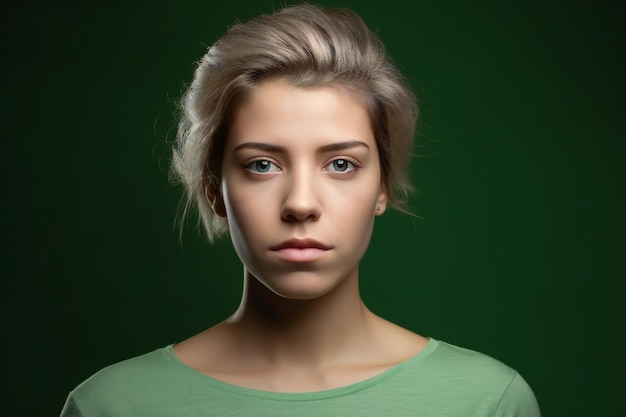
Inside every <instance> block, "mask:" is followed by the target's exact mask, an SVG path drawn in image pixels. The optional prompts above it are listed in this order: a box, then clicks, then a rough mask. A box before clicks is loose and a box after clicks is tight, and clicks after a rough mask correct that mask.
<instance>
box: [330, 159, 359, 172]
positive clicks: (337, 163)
mask: <svg viewBox="0 0 626 417" xmlns="http://www.w3.org/2000/svg"><path fill="white" fill-rule="evenodd" d="M328 167H329V170H330V171H333V172H350V171H352V170H354V168H355V167H354V163H353V162H351V161H349V160H347V159H345V158H339V159H335V160H333V161H331V162H330V164H328Z"/></svg>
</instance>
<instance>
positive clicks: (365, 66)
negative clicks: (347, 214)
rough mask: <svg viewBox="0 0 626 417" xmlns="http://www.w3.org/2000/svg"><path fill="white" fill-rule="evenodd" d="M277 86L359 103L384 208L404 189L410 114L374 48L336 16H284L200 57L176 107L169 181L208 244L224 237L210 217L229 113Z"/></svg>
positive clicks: (306, 10)
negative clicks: (338, 91) (338, 93)
mask: <svg viewBox="0 0 626 417" xmlns="http://www.w3.org/2000/svg"><path fill="white" fill-rule="evenodd" d="M277 78H280V79H284V80H287V81H288V82H290V83H292V84H293V85H295V86H297V87H313V86H328V85H336V86H338V87H342V88H346V89H348V90H349V91H351V92H353V93H355V94H356V95H357V96H358V97H360V98H361V99H362V100H363V101H364V103H365V105H366V107H367V109H368V112H369V116H370V120H371V124H372V130H373V132H374V135H375V137H376V141H377V144H378V150H379V155H380V156H379V158H380V167H381V173H382V180H383V184H384V186H385V187H386V191H387V194H388V198H389V203H390V205H391V206H392V207H395V208H400V209H401V208H402V203H403V201H402V199H400V198H398V193H397V192H400V193H402V194H403V196H406V194H407V193H408V192H409V191H410V190H411V189H412V187H411V184H410V182H409V178H408V173H407V165H408V159H409V155H410V151H411V144H412V141H413V135H414V131H415V122H416V118H417V104H416V100H415V97H414V95H413V94H412V92H411V90H410V89H409V88H408V86H407V84H406V82H405V81H404V78H403V77H402V75H401V74H400V73H399V71H398V70H397V69H396V67H395V66H394V65H393V64H392V63H391V61H390V59H389V58H388V57H387V55H386V53H385V49H384V46H383V44H382V43H381V41H380V40H379V38H378V37H377V36H376V34H374V33H373V32H372V31H371V30H370V29H369V28H368V27H367V26H366V25H365V23H364V22H363V21H362V20H361V19H360V18H359V16H358V15H357V14H356V13H354V12H352V11H350V10H346V9H322V8H319V7H316V6H312V5H309V4H304V5H299V6H291V7H286V8H284V9H282V10H279V11H277V12H275V13H273V14H270V15H261V16H258V17H256V18H254V19H252V20H250V21H248V22H246V23H238V24H235V25H234V26H232V27H231V28H230V29H229V30H228V31H227V32H226V34H224V35H223V36H222V37H221V38H220V39H219V40H218V41H217V42H215V44H213V46H211V47H210V48H209V50H208V52H207V53H206V54H205V55H204V57H203V58H202V60H201V61H200V63H199V64H198V67H197V68H196V71H195V75H194V79H193V82H192V83H191V86H190V87H189V88H188V90H187V91H186V93H185V94H184V96H183V98H182V101H181V108H182V114H181V118H180V123H179V128H178V134H177V140H176V145H175V147H174V150H173V160H172V173H173V176H174V178H176V179H178V180H180V182H182V183H183V184H184V186H185V189H186V194H187V204H186V206H185V210H184V212H183V218H184V217H185V215H186V214H187V212H188V209H189V208H190V207H191V206H192V205H193V204H194V202H195V204H196V205H197V208H198V211H199V214H200V218H201V220H202V222H203V223H204V227H205V229H206V232H207V236H208V238H209V240H210V241H212V240H214V239H215V238H217V237H219V236H220V235H222V234H224V233H225V232H226V231H227V224H226V221H225V219H224V218H223V217H220V216H219V215H218V214H217V213H216V212H215V208H214V204H215V196H216V195H217V193H219V189H220V180H221V168H222V157H223V151H224V144H225V141H226V137H227V135H228V128H229V123H230V120H231V118H232V115H233V113H234V111H235V109H236V108H237V106H238V105H239V104H240V103H241V102H242V101H243V100H245V99H246V97H248V96H249V94H250V93H251V92H252V91H253V90H254V88H255V87H256V86H258V85H259V84H260V83H262V82H264V81H267V80H269V79H277Z"/></svg>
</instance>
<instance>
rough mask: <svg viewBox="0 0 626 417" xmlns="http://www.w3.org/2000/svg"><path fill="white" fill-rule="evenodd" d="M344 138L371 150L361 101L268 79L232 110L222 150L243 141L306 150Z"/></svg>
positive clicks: (341, 92) (339, 91)
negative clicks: (232, 115)
mask: <svg viewBox="0 0 626 417" xmlns="http://www.w3.org/2000/svg"><path fill="white" fill-rule="evenodd" d="M346 140H360V141H363V142H366V143H367V144H368V145H369V146H370V147H373V148H375V147H376V146H375V137H374V133H373V131H372V128H371V123H370V118H369V113H368V111H367V107H366V106H365V103H364V102H363V100H361V99H359V98H358V96H356V95H355V94H354V93H351V92H350V91H348V90H347V89H345V88H341V87H337V86H324V87H297V86H294V85H292V84H290V83H288V82H287V81H284V80H272V81H266V82H264V83H262V84H261V85H259V86H258V87H256V88H255V89H254V90H253V92H252V93H251V94H250V96H249V97H248V98H247V99H246V100H245V101H244V102H243V103H241V104H240V105H239V107H238V108H237V109H236V111H235V113H234V117H233V119H232V121H231V124H230V126H229V135H228V139H227V144H226V148H227V149H229V148H230V149H232V148H234V147H236V146H238V145H240V144H241V143H244V142H246V141H264V142H271V143H276V142H280V144H281V145H283V146H289V145H293V146H306V145H308V144H311V145H325V144H328V143H332V142H336V141H346Z"/></svg>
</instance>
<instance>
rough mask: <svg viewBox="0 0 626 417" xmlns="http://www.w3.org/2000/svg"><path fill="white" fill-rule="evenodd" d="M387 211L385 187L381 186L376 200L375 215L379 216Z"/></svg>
mask: <svg viewBox="0 0 626 417" xmlns="http://www.w3.org/2000/svg"><path fill="white" fill-rule="evenodd" d="M386 210H387V192H386V191H385V187H384V186H381V189H380V193H379V194H378V198H377V199H376V213H375V214H376V215H377V216H380V215H381V214H383V213H384V212H385V211H386Z"/></svg>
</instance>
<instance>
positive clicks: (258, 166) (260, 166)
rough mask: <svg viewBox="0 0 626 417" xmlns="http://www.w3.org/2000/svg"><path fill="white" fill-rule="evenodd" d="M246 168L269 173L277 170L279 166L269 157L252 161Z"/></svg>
mask: <svg viewBox="0 0 626 417" xmlns="http://www.w3.org/2000/svg"><path fill="white" fill-rule="evenodd" d="M246 169H249V170H250V171H253V172H258V173H267V172H274V171H277V170H278V167H277V166H276V165H274V164H273V163H272V162H270V161H268V160H267V159H259V160H257V161H252V162H250V163H249V164H248V165H247V166H246Z"/></svg>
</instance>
